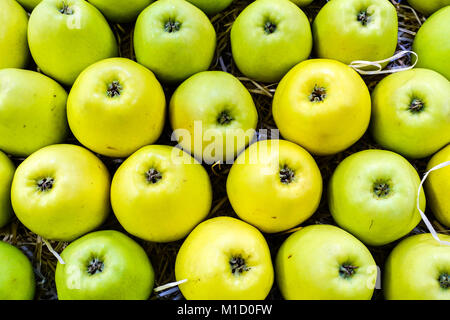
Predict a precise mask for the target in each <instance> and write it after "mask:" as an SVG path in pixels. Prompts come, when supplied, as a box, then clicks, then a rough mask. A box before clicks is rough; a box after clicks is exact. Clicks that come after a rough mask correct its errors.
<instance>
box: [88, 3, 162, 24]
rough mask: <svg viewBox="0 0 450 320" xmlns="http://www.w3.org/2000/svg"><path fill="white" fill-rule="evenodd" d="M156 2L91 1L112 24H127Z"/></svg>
mask: <svg viewBox="0 0 450 320" xmlns="http://www.w3.org/2000/svg"><path fill="white" fill-rule="evenodd" d="M153 1H155V0H89V2H90V3H92V4H93V5H94V6H96V7H97V9H98V10H100V11H101V12H102V13H103V15H104V16H105V17H106V18H107V19H108V20H109V21H112V22H117V23H127V22H133V21H136V18H137V17H138V15H139V14H140V13H141V11H142V10H144V9H145V8H146V7H147V6H149V5H150V4H151V3H152V2H153Z"/></svg>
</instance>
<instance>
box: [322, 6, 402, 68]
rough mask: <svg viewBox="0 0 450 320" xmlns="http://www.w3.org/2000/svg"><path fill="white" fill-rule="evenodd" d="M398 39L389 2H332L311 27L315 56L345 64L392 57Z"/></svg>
mask: <svg viewBox="0 0 450 320" xmlns="http://www.w3.org/2000/svg"><path fill="white" fill-rule="evenodd" d="M397 35H398V19H397V11H396V10H395V7H394V6H393V5H392V3H391V2H390V1H389V0H333V1H330V2H328V3H327V4H325V6H323V7H322V9H321V10H320V11H319V13H318V14H317V16H316V18H315V20H314V23H313V36H314V46H315V51H316V53H317V55H318V56H319V57H320V58H328V59H335V60H339V61H341V62H343V63H345V64H350V63H351V62H352V61H355V60H368V61H377V60H383V59H386V58H389V57H391V56H392V55H393V54H394V53H395V49H396V47H397Z"/></svg>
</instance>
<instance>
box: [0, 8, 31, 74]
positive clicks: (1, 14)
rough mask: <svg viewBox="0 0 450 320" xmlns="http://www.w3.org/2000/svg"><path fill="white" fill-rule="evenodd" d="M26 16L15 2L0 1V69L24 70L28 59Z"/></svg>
mask: <svg viewBox="0 0 450 320" xmlns="http://www.w3.org/2000/svg"><path fill="white" fill-rule="evenodd" d="M27 27H28V15H27V13H26V12H25V10H24V9H23V8H22V7H21V6H20V5H19V4H18V3H17V2H16V1H15V0H0V52H1V54H0V69H3V68H25V67H26V65H27V63H28V60H29V58H30V51H29V49H28V42H27Z"/></svg>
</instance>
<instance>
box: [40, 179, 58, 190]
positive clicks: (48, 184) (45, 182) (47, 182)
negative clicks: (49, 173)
mask: <svg viewBox="0 0 450 320" xmlns="http://www.w3.org/2000/svg"><path fill="white" fill-rule="evenodd" d="M53 182H54V180H53V178H43V179H40V180H39V181H38V182H37V187H38V190H39V191H41V192H45V191H48V190H50V189H51V188H53Z"/></svg>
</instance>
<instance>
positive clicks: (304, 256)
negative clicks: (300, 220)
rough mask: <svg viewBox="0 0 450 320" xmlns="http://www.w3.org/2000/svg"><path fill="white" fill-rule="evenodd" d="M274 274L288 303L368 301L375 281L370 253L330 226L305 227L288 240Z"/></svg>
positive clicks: (350, 237) (284, 244) (277, 260)
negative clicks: (295, 301) (293, 301)
mask: <svg viewBox="0 0 450 320" xmlns="http://www.w3.org/2000/svg"><path fill="white" fill-rule="evenodd" d="M275 270H276V275H277V283H278V286H279V288H280V290H281V293H282V294H283V297H284V298H285V299H288V300H370V299H371V298H372V295H373V290H374V288H375V283H376V279H377V266H376V264H375V261H374V260H373V257H372V255H371V254H370V251H369V250H368V249H367V248H366V247H365V246H364V244H362V243H361V242H360V241H359V240H358V239H356V238H355V237H353V236H352V235H351V234H349V233H347V232H345V231H344V230H342V229H339V228H338V227H335V226H331V225H311V226H307V227H305V228H302V229H301V230H299V231H296V232H295V233H293V234H292V235H291V236H289V238H288V239H287V240H286V241H285V242H284V243H283V244H282V245H281V247H280V250H279V251H278V254H277V259H276V269H275Z"/></svg>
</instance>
